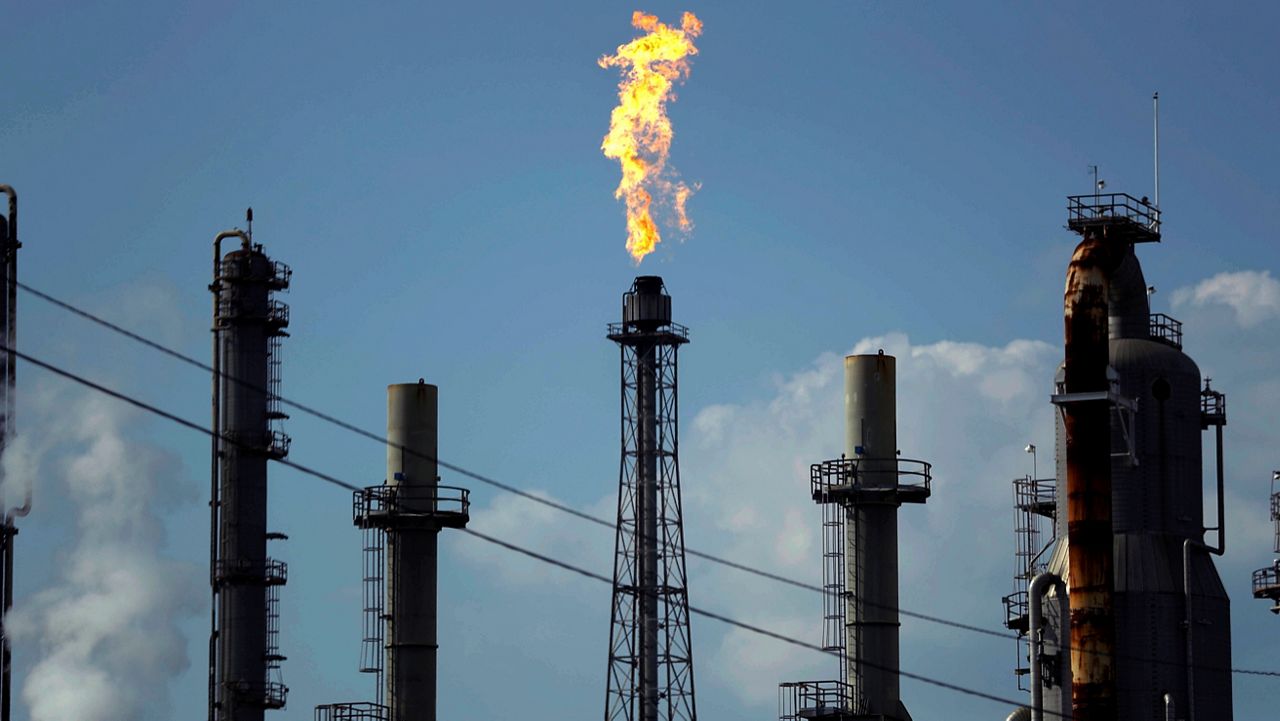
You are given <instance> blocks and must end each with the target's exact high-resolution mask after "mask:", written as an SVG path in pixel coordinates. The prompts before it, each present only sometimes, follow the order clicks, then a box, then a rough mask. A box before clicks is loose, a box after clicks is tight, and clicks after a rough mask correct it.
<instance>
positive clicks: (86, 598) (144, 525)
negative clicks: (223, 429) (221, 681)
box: [4, 395, 203, 721]
mask: <svg viewBox="0 0 1280 721" xmlns="http://www.w3.org/2000/svg"><path fill="white" fill-rule="evenodd" d="M48 400H49V399H47V398H46V401H48ZM56 400H57V402H54V403H49V402H45V403H40V402H37V403H36V405H41V406H46V407H49V406H56V409H57V411H58V415H57V416H56V417H55V416H53V415H52V414H51V413H50V414H49V415H48V417H47V419H46V421H45V422H37V423H36V424H34V426H32V427H33V428H35V430H33V431H29V432H28V433H27V435H25V436H23V437H21V438H19V439H18V440H17V442H16V443H14V444H12V445H11V446H10V448H9V449H7V452H6V454H5V459H4V461H5V462H4V465H5V471H6V473H5V476H6V478H11V479H14V480H15V483H17V482H18V479H20V478H29V479H39V480H38V481H37V487H36V496H37V498H36V504H37V510H36V511H34V513H37V514H38V513H39V507H40V504H42V502H43V503H44V504H45V505H46V506H48V505H50V504H51V502H52V501H53V498H52V497H54V496H57V495H65V497H66V498H67V499H68V500H69V501H70V503H71V507H72V508H73V509H74V513H75V515H76V529H75V532H76V536H75V539H74V541H73V542H72V544H71V547H70V548H69V549H68V550H66V551H65V553H64V554H63V555H61V556H59V559H60V563H59V568H58V570H57V573H56V575H55V580H54V581H53V584H52V585H51V586H50V587H48V588H45V589H43V590H41V591H39V592H37V593H35V594H34V595H32V596H30V597H29V598H27V599H25V600H23V601H21V602H20V603H19V604H18V605H16V606H15V608H14V609H13V611H12V613H11V615H10V618H9V624H8V625H9V631H10V634H11V638H12V640H13V643H14V645H15V650H16V652H18V653H21V654H22V655H23V656H26V657H36V658H38V660H37V661H36V662H35V664H34V666H33V667H32V669H31V671H30V673H29V674H28V675H27V677H26V679H25V682H24V683H23V689H22V698H23V700H24V701H25V702H26V704H27V706H28V707H29V709H30V718H31V719H32V721H67V720H68V719H76V720H77V721H141V720H142V719H144V718H169V717H171V716H172V714H170V713H168V710H169V709H168V694H167V687H168V682H169V681H170V680H171V679H174V678H175V677H177V676H178V675H180V674H181V673H182V672H183V671H184V670H185V669H186V668H187V667H188V666H189V659H188V658H187V654H186V646H187V643H186V639H185V638H184V637H183V634H182V633H181V631H180V629H179V622H180V621H181V620H183V619H184V618H185V617H187V616H188V615H189V614H191V613H193V612H195V611H196V610H198V609H199V608H200V607H201V603H202V601H203V597H202V594H201V593H200V591H201V589H202V587H203V583H202V581H203V579H202V577H201V576H200V574H199V572H198V569H197V568H196V567H195V566H194V565H192V564H189V563H179V562H176V561H173V560H171V559H167V558H165V557H164V556H163V555H162V549H163V546H164V540H165V532H164V527H163V525H162V523H161V517H160V511H161V510H163V509H165V508H170V507H172V506H173V505H174V504H177V503H181V502H184V501H189V500H192V496H193V494H192V491H193V490H194V489H193V488H192V486H191V484H189V483H186V482H184V479H183V478H182V476H181V475H180V471H181V466H180V464H179V463H178V461H177V460H176V458H175V457H174V456H172V455H171V454H169V453H167V452H165V451H162V450H160V449H158V448H156V447H154V446H151V445H149V444H146V443H141V442H138V441H136V440H133V439H131V438H130V437H129V435H128V432H127V429H128V428H129V427H130V426H131V425H133V424H136V422H137V420H136V418H135V417H134V416H133V414H131V413H130V412H128V411H126V410H125V409H124V408H123V407H121V406H120V405H119V404H117V403H115V402H114V401H110V400H106V399H103V398H98V397H90V396H84V395H78V396H71V397H61V398H58V399H56ZM47 410H53V408H47ZM36 415H40V413H38V412H37V414H36ZM27 439H35V440H31V441H28V440H27ZM37 517H38V516H36V515H33V516H32V518H33V519H34V518H37ZM157 714H159V715H157Z"/></svg>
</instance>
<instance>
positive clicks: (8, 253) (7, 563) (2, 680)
mask: <svg viewBox="0 0 1280 721" xmlns="http://www.w3.org/2000/svg"><path fill="white" fill-rule="evenodd" d="M0 193H4V194H5V195H6V196H8V198H9V215H8V216H7V217H6V216H4V215H0V254H2V255H3V258H0V274H3V280H4V287H3V288H0V344H3V345H4V346H5V347H6V348H10V349H12V348H13V347H14V342H15V341H16V337H17V332H18V313H17V310H18V286H17V285H16V283H17V282H18V248H21V247H22V243H19V242H18V194H17V192H15V191H14V189H13V188H12V187H10V186H8V185H0ZM16 361H17V359H16V358H15V357H14V355H13V351H12V350H10V351H8V352H6V353H0V459H2V458H3V457H4V451H5V448H7V447H8V445H9V439H11V438H12V437H13V434H14V428H15V426H14V406H15V403H14V402H15V400H16V398H15V392H16V372H17V366H16ZM6 480H7V479H6ZM30 510H31V490H30V486H28V488H27V492H26V496H25V498H24V499H23V501H22V503H21V504H19V505H13V504H11V503H10V499H8V498H3V499H0V513H3V514H4V518H3V519H2V520H0V599H2V600H0V602H2V603H3V608H2V609H0V721H9V709H10V704H11V702H12V699H13V692H12V688H13V676H12V668H11V667H12V657H11V654H10V650H9V633H8V629H7V627H6V626H5V622H6V621H8V618H9V609H10V608H12V607H13V542H14V537H15V536H17V535H18V526H17V524H16V523H15V519H17V518H20V517H22V516H25V515H27V513H28V512H29V511H30Z"/></svg>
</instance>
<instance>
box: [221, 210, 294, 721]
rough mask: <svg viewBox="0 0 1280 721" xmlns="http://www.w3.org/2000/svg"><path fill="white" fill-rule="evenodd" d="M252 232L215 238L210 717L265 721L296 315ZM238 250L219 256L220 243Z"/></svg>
mask: <svg viewBox="0 0 1280 721" xmlns="http://www.w3.org/2000/svg"><path fill="white" fill-rule="evenodd" d="M247 218H248V222H249V230H244V231H242V230H231V231H226V232H223V233H219V234H218V236H217V237H216V238H215V239H214V244H213V254H214V267H213V283H212V285H210V286H209V289H210V290H211V291H213V299H214V300H213V318H214V322H213V368H214V371H213V428H214V429H215V431H216V433H215V435H214V439H213V445H212V453H211V460H210V465H211V469H210V473H211V490H210V513H211V518H210V524H211V529H210V532H211V536H212V538H211V543H210V569H209V570H210V579H209V581H210V585H211V586H212V589H213V610H212V618H211V625H212V631H211V634H210V639H209V718H210V719H211V721H262V719H263V717H264V715H265V713H264V712H265V711H266V710H267V709H281V708H284V705H285V700H286V697H287V695H288V691H289V689H288V687H287V686H285V685H284V683H283V681H282V680H281V678H280V663H281V662H282V661H284V656H282V655H281V654H280V649H279V635H280V612H279V590H280V587H281V586H283V585H284V583H285V581H286V580H287V577H288V573H287V571H288V569H287V567H286V566H285V564H284V562H283V561H278V560H275V559H272V558H270V557H269V556H268V555H267V542H268V541H270V540H283V539H284V538H285V536H284V535H283V534H279V533H270V532H268V531H267V461H269V460H273V459H280V458H284V457H285V456H286V455H288V453H289V437H288V436H287V435H285V434H284V432H283V431H281V430H280V429H279V428H278V427H277V425H278V422H279V421H280V420H282V419H284V418H285V417H286V416H285V414H284V413H283V412H282V410H281V407H280V393H279V390H280V339H281V338H282V337H284V336H286V335H288V334H287V333H286V332H285V328H287V327H288V325H289V306H287V305H285V304H284V303H282V302H280V301H279V300H277V299H275V298H274V295H275V293H276V292H278V291H282V290H285V289H286V288H288V287H289V280H290V277H291V275H292V273H291V271H290V270H289V268H288V266H286V265H284V264H283V263H280V262H278V261H273V260H271V259H270V258H269V257H267V255H266V253H264V252H263V250H262V246H261V245H260V244H257V243H254V242H253V235H252V228H253V210H252V209H250V210H249V213H248V216H247ZM229 238H237V239H239V240H240V246H239V247H238V248H236V249H235V250H232V251H230V252H228V253H227V254H226V255H225V256H223V255H222V250H221V246H222V241H223V240H226V239H229Z"/></svg>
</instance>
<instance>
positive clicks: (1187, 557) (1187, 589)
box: [1165, 425, 1227, 721]
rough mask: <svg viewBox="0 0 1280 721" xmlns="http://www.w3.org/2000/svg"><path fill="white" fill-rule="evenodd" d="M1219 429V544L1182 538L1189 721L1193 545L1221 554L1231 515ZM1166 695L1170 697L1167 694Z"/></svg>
mask: <svg viewBox="0 0 1280 721" xmlns="http://www.w3.org/2000/svg"><path fill="white" fill-rule="evenodd" d="M1217 429H1218V449H1217V450H1218V457H1217V464H1218V527H1217V529H1216V530H1217V531H1218V545H1217V546H1216V547H1215V546H1210V545H1208V544H1206V543H1204V542H1203V541H1197V540H1195V539H1194V538H1188V539H1187V540H1185V541H1183V542H1182V592H1183V595H1184V600H1183V605H1184V606H1185V607H1186V611H1187V617H1186V620H1185V621H1183V623H1184V624H1185V625H1186V627H1187V635H1186V641H1187V651H1186V657H1187V721H1196V674H1195V663H1194V660H1193V656H1194V648H1193V647H1194V644H1193V643H1192V641H1193V639H1192V631H1193V630H1194V628H1195V618H1194V617H1193V615H1192V608H1191V549H1192V547H1195V548H1201V549H1204V550H1205V551H1208V552H1209V553H1212V554H1213V555H1215V556H1221V555H1222V554H1223V553H1226V551H1227V519H1226V509H1225V508H1224V507H1223V497H1224V494H1225V489H1224V485H1225V484H1224V483H1223V473H1222V426H1221V425H1219V426H1217ZM1165 698H1169V696H1168V694H1165Z"/></svg>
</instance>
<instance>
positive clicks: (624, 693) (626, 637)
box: [604, 275, 697, 721]
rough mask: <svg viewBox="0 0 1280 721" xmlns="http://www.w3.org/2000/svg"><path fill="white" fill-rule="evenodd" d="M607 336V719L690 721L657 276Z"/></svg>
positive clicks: (670, 387) (669, 360)
mask: <svg viewBox="0 0 1280 721" xmlns="http://www.w3.org/2000/svg"><path fill="white" fill-rule="evenodd" d="M608 338H609V340H611V341H614V342H615V343H617V344H618V347H619V349H620V350H621V356H622V462H621V470H620V472H619V477H618V524H617V534H616V537H615V540H614V559H613V604H612V607H611V618H610V627H609V668H608V677H607V679H606V684H607V686H606V689H605V707H604V717H605V721H659V719H662V720H663V721H676V720H680V721H695V719H696V718H697V707H696V704H695V703H694V689H693V645H692V641H691V640H690V629H689V592H688V581H687V577H686V575H685V553H684V523H683V520H682V516H683V513H682V510H681V503H680V463H679V458H678V455H677V449H678V445H679V444H678V437H677V419H678V410H679V408H678V395H677V393H676V376H677V373H676V355H677V351H678V350H679V348H680V346H681V345H684V344H685V343H687V342H689V329H688V328H685V327H684V326H682V325H679V324H678V323H673V322H671V296H669V295H667V293H666V288H665V287H664V286H663V283H662V278H659V277H657V276H651V275H649V276H639V277H637V278H636V279H635V282H634V283H633V284H632V286H631V290H629V291H627V292H626V293H624V294H623V296H622V322H621V323H610V324H609V334H608Z"/></svg>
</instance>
